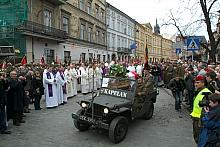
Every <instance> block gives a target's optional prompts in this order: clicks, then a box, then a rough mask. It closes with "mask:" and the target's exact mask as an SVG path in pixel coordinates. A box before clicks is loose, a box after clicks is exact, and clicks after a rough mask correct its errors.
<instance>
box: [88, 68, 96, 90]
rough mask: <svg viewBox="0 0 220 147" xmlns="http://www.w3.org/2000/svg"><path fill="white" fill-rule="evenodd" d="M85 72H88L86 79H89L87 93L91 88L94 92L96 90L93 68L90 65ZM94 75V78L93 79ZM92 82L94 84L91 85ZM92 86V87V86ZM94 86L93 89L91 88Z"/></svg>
mask: <svg viewBox="0 0 220 147" xmlns="http://www.w3.org/2000/svg"><path fill="white" fill-rule="evenodd" d="M87 72H88V77H89V80H88V82H89V92H92V90H93V88H94V90H95V89H96V85H95V84H96V83H95V75H94V72H93V66H92V64H90V65H89V67H88V68H87ZM93 75H94V77H93ZM93 78H94V79H93ZM93 82H94V83H93ZM93 84H94V85H93ZM93 86H94V87H93Z"/></svg>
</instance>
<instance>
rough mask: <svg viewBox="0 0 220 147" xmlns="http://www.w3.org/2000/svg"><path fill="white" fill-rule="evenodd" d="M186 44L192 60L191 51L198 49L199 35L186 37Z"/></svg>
mask: <svg viewBox="0 0 220 147" xmlns="http://www.w3.org/2000/svg"><path fill="white" fill-rule="evenodd" d="M186 44H187V51H192V61H193V60H194V59H193V52H194V51H197V50H199V49H200V38H199V37H188V38H187V40H186Z"/></svg>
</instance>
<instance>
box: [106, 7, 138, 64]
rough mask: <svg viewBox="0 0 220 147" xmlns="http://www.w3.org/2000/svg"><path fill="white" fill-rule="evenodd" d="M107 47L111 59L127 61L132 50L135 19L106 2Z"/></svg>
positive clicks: (132, 54)
mask: <svg viewBox="0 0 220 147" xmlns="http://www.w3.org/2000/svg"><path fill="white" fill-rule="evenodd" d="M106 11H107V13H106V20H107V21H106V24H107V48H108V52H109V54H110V56H111V60H119V61H129V60H130V59H131V57H132V56H134V52H133V53H132V51H131V46H132V45H133V44H134V43H135V33H134V32H135V21H134V20H133V19H132V18H130V17H129V16H128V15H126V14H125V13H123V12H121V11H120V10H119V9H117V8H115V7H114V6H112V5H110V4H109V3H107V6H106Z"/></svg>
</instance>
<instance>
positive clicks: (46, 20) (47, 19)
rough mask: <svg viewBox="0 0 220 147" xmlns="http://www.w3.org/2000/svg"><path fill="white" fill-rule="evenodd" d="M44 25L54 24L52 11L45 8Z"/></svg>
mask: <svg viewBox="0 0 220 147" xmlns="http://www.w3.org/2000/svg"><path fill="white" fill-rule="evenodd" d="M44 25H45V26H48V27H51V26H52V12H51V11H49V10H44Z"/></svg>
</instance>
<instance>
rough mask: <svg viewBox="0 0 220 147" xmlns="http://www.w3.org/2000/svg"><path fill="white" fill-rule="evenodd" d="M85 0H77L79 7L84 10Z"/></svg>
mask: <svg viewBox="0 0 220 147" xmlns="http://www.w3.org/2000/svg"><path fill="white" fill-rule="evenodd" d="M84 5H85V0H79V9H80V10H84Z"/></svg>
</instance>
